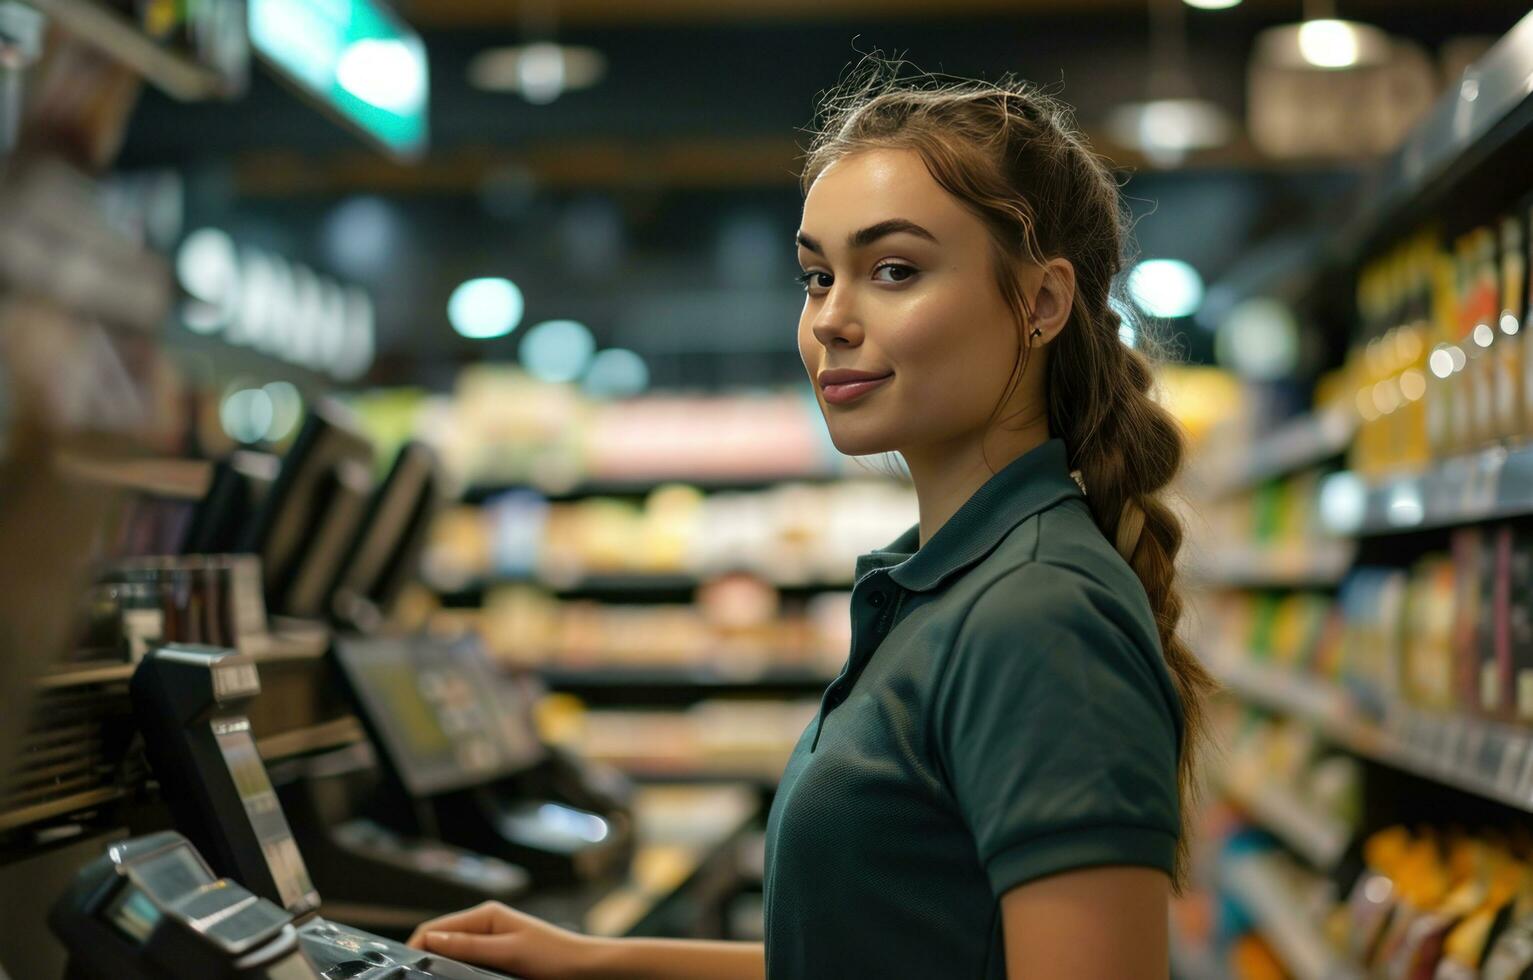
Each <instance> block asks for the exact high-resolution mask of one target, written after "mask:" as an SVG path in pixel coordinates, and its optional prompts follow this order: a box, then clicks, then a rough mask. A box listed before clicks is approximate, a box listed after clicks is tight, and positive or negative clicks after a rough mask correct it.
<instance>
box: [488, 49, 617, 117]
mask: <svg viewBox="0 0 1533 980" xmlns="http://www.w3.org/2000/svg"><path fill="white" fill-rule="evenodd" d="M606 73H607V59H606V58H605V57H603V56H602V53H601V52H600V51H597V50H596V49H595V48H586V47H576V46H572V45H565V44H555V43H553V42H551V41H538V42H535V43H533V44H523V45H518V46H515V47H509V48H491V49H490V50H488V51H481V52H480V53H479V54H477V55H475V56H474V60H473V61H471V62H469V65H468V80H469V84H471V85H473V86H474V87H475V88H479V89H484V90H485V91H487V92H517V93H520V94H521V96H522V98H524V99H526V100H527V101H528V102H531V103H533V104H535V105H547V104H548V103H550V102H552V101H554V100H555V99H557V98H558V97H559V96H561V95H563V94H564V93H566V92H573V91H577V90H579V89H585V88H590V87H591V86H593V85H595V84H596V83H597V82H599V81H601V79H602V77H603V76H604V75H606Z"/></svg>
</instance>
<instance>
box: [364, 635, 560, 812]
mask: <svg viewBox="0 0 1533 980" xmlns="http://www.w3.org/2000/svg"><path fill="white" fill-rule="evenodd" d="M334 649H335V657H336V662H337V663H338V664H339V665H340V668H341V673H342V674H343V676H344V677H345V679H346V682H347V684H348V685H349V686H350V687H351V690H352V693H353V695H354V697H355V698H356V701H357V702H358V704H359V706H360V707H361V709H362V710H361V714H362V716H363V719H364V722H365V723H366V725H367V727H368V730H369V733H370V734H371V735H372V737H373V742H374V744H376V745H378V746H379V747H380V748H381V749H382V751H383V754H384V756H385V757H386V762H387V763H388V765H389V768H390V769H391V770H392V771H393V772H394V773H395V774H396V775H397V777H398V779H399V781H400V782H401V783H402V784H403V786H404V789H405V790H406V791H407V792H408V793H409V794H410V796H412V797H414V798H416V799H424V798H426V797H430V796H435V795H438V794H441V793H448V792H452V791H454V790H460V789H469V788H472V787H476V786H482V785H484V784H485V783H488V782H490V781H492V780H495V779H498V778H502V777H505V776H510V775H514V774H516V773H519V772H523V771H525V770H527V769H530V768H532V767H533V766H535V765H536V764H537V763H538V762H540V761H542V759H543V758H544V754H545V750H544V748H543V745H542V743H541V742H540V741H539V740H538V737H537V734H536V732H535V731H534V730H533V726H532V720H531V715H530V712H529V709H528V706H527V704H526V703H525V701H524V699H523V698H522V696H521V693H520V691H519V689H517V688H516V687H515V686H514V684H513V682H512V681H511V680H510V679H509V678H504V677H500V676H498V675H497V674H496V671H495V668H494V667H493V666H492V665H491V664H490V663H489V662H488V660H487V659H486V657H485V655H484V652H483V651H482V650H481V649H480V648H479V646H478V644H477V643H476V642H475V641H474V640H472V639H470V638H462V639H459V640H455V641H450V640H443V639H439V638H434V637H426V636H417V637H381V636H380V637H360V636H340V637H337V638H336V641H335V648H334Z"/></svg>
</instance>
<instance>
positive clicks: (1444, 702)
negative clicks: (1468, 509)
mask: <svg viewBox="0 0 1533 980" xmlns="http://www.w3.org/2000/svg"><path fill="white" fill-rule="evenodd" d="M1453 600H1454V565H1453V560H1452V558H1450V557H1449V556H1447V555H1437V554H1432V555H1426V556H1425V557H1423V558H1422V559H1420V560H1419V561H1418V562H1417V563H1416V564H1415V566H1414V567H1413V568H1412V570H1411V584H1410V594H1409V596H1408V598H1407V603H1408V611H1407V615H1408V617H1409V622H1410V628H1409V630H1408V633H1407V637H1406V647H1405V665H1404V669H1403V671H1402V677H1401V682H1402V684H1403V686H1404V693H1405V697H1406V699H1407V700H1408V701H1410V702H1411V703H1413V704H1415V705H1417V706H1418V707H1422V708H1427V709H1434V710H1443V711H1447V710H1451V709H1452V708H1453V664H1452V660H1451V659H1450V657H1449V651H1450V650H1452V648H1453V620H1454V606H1453Z"/></svg>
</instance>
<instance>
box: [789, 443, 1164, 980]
mask: <svg viewBox="0 0 1533 980" xmlns="http://www.w3.org/2000/svg"><path fill="white" fill-rule="evenodd" d="M1088 489H1089V488H1088ZM918 540H919V539H918V529H917V528H914V527H913V528H911V529H910V530H909V531H907V532H905V533H904V534H903V535H901V536H900V537H899V538H898V539H897V540H895V541H894V543H893V544H891V545H890V546H889V547H888V548H886V549H883V550H881V551H875V552H872V553H870V554H867V555H863V556H862V557H861V558H859V559H858V561H857V577H856V585H855V586H854V587H853V589H852V648H851V654H850V656H849V657H848V659H847V663H846V665H845V667H843V668H842V671H841V674H840V676H839V677H837V679H836V680H835V681H834V682H833V683H832V684H831V685H830V687H828V688H827V689H826V691H825V694H824V697H823V699H822V700H821V704H820V713H819V715H818V716H817V717H816V718H815V719H814V720H813V721H811V722H810V724H809V727H808V729H807V730H806V731H805V732H804V734H803V736H802V737H801V738H800V739H799V742H798V745H797V747H796V748H795V749H794V750H793V755H792V757H791V758H790V759H789V761H788V765H787V769H786V771H785V772H784V774H783V778H782V783H781V785H780V786H779V788H778V791H777V797H776V800H775V801H774V803H773V806H772V812H771V816H770V818H769V819H768V823H767V861H766V882H765V892H766V961H767V975H768V976H769V977H771V978H774V980H777V978H780V980H788V978H793V980H804V978H814V977H825V978H836V980H842V978H845V977H944V978H947V977H957V978H963V977H975V978H980V977H1004V976H1005V972H1006V963H1005V950H1004V947H1003V943H1002V937H1001V922H1000V905H999V898H1000V896H1001V895H1003V894H1004V893H1005V892H1007V891H1008V890H1010V889H1011V888H1013V887H1015V886H1017V885H1020V884H1023V883H1024V882H1028V881H1032V880H1034V879H1037V878H1042V877H1044V876H1046V875H1050V874H1054V873H1057V872H1061V871H1067V870H1070V869H1076V868H1085V867H1091V866H1097V865H1146V866H1149V867H1153V868H1160V869H1162V870H1164V871H1166V872H1168V873H1169V872H1170V871H1171V867H1172V861H1173V855H1174V853H1175V849H1176V834H1177V830H1178V803H1177V789H1176V765H1177V751H1178V750H1177V744H1178V736H1179V729H1180V727H1181V723H1182V722H1181V711H1180V707H1179V701H1178V699H1177V696H1176V692H1175V689H1174V688H1173V687H1172V683H1171V678H1170V675H1169V674H1168V672H1167V668H1166V666H1165V661H1164V658H1163V657H1162V655H1161V650H1160V640H1159V636H1158V633H1157V631H1156V628H1155V620H1154V617H1153V615H1152V614H1151V611H1150V605H1149V600H1148V599H1147V598H1146V596H1145V592H1144V588H1143V586H1142V585H1141V584H1140V582H1139V579H1138V577H1137V576H1135V574H1134V572H1133V570H1132V569H1130V568H1129V567H1128V564H1127V563H1126V562H1125V561H1124V560H1123V559H1122V558H1121V557H1120V556H1119V555H1118V553H1117V552H1116V551H1115V550H1114V549H1113V546H1112V545H1111V544H1110V543H1109V542H1108V541H1107V539H1106V538H1104V537H1103V536H1102V533H1101V531H1100V530H1098V528H1097V526H1096V524H1095V523H1094V522H1093V520H1092V518H1091V512H1090V511H1089V510H1088V509H1087V505H1086V501H1085V498H1084V497H1083V495H1082V493H1081V490H1080V488H1079V487H1078V486H1076V484H1075V481H1074V480H1073V479H1071V477H1070V474H1069V470H1068V465H1067V462H1066V454H1065V447H1064V443H1063V442H1061V441H1060V440H1057V439H1054V440H1050V441H1048V442H1046V443H1044V444H1043V445H1041V446H1039V447H1038V448H1036V449H1033V450H1032V451H1030V452H1028V453H1025V454H1024V455H1022V456H1020V457H1018V458H1017V459H1016V460H1013V461H1012V462H1011V463H1010V464H1008V465H1007V466H1006V467H1005V468H1004V469H1002V470H1001V471H1000V472H999V473H997V474H996V475H995V476H993V477H991V479H990V480H989V481H988V482H986V483H985V485H984V486H983V487H981V488H980V489H979V490H978V491H976V492H975V494H974V496H973V497H971V498H970V499H969V501H968V502H967V503H965V504H964V505H963V507H962V508H961V509H960V510H959V511H958V512H957V513H956V514H955V515H954V516H953V517H952V518H951V519H950V520H949V521H948V522H947V523H946V524H944V525H943V526H942V528H941V529H940V530H938V532H937V533H936V534H935V535H933V536H932V538H931V540H930V541H928V542H927V543H926V545H925V546H924V547H921V548H920V549H919V550H917V548H916V544H917V541H918Z"/></svg>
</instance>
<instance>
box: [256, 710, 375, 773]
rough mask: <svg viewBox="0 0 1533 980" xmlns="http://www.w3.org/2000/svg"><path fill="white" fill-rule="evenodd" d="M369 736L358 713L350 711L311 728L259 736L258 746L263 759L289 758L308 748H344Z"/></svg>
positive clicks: (309, 749) (310, 749)
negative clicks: (341, 716) (355, 714)
mask: <svg viewBox="0 0 1533 980" xmlns="http://www.w3.org/2000/svg"><path fill="white" fill-rule="evenodd" d="M365 737H366V735H365V733H364V732H363V730H362V723H361V722H359V721H357V719H356V717H355V716H353V715H346V716H345V717H344V718H336V719H335V720H333V721H327V722H322V723H320V724H318V725H311V726H309V727H308V728H299V729H295V730H294V731H290V732H280V733H278V734H276V735H268V736H266V737H265V738H262V739H257V740H256V749H257V750H258V751H259V752H260V753H261V758H262V759H265V760H266V761H268V762H270V761H272V760H273V759H285V758H287V757H289V756H294V755H302V754H304V753H307V752H319V751H321V750H324V749H338V748H342V747H344V746H347V745H351V744H353V743H356V742H360V741H362V739H363V738H365Z"/></svg>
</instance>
